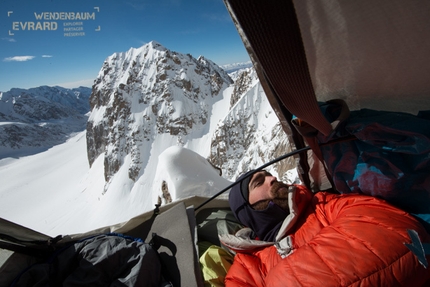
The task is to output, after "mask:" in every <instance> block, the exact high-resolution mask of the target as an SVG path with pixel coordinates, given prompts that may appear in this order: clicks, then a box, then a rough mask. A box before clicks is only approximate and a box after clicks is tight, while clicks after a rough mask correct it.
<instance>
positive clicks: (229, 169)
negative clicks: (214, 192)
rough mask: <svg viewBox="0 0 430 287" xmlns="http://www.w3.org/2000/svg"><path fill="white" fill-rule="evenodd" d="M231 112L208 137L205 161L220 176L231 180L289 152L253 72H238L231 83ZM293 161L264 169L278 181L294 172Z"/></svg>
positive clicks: (284, 135) (283, 136) (286, 138)
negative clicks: (217, 171)
mask: <svg viewBox="0 0 430 287" xmlns="http://www.w3.org/2000/svg"><path fill="white" fill-rule="evenodd" d="M230 105H231V109H230V111H229V114H228V116H227V117H226V118H225V120H224V121H223V122H221V123H219V125H218V128H217V130H216V131H215V132H214V134H213V135H212V144H211V153H210V157H209V161H210V162H211V163H212V164H213V165H215V166H218V167H220V168H221V169H222V173H223V176H224V177H226V178H229V179H232V180H234V179H235V178H236V177H237V176H239V175H240V174H242V173H244V172H246V171H248V170H250V169H253V168H256V167H258V166H261V165H263V164H265V163H267V162H269V161H271V160H273V159H275V158H277V157H279V156H281V155H283V154H285V153H287V152H290V151H291V147H290V145H289V141H288V137H287V135H286V134H285V133H284V132H283V130H282V128H281V126H280V124H279V121H278V118H277V117H276V115H275V113H274V112H273V110H272V108H271V106H270V104H269V102H268V100H267V98H266V95H265V94H264V91H263V89H262V87H261V85H260V82H259V80H258V78H257V75H256V73H255V70H254V69H253V68H247V69H244V70H242V71H241V72H240V73H239V74H238V75H237V76H236V81H235V83H234V89H233V92H232V95H231V98H230ZM295 163H296V162H295V159H294V158H289V159H287V160H283V161H281V162H279V163H277V164H274V165H273V166H270V167H268V168H267V169H268V170H269V171H270V172H272V173H273V174H275V175H278V177H279V178H280V179H283V180H287V181H291V178H287V177H288V176H289V175H288V174H287V171H289V170H292V169H294V168H295Z"/></svg>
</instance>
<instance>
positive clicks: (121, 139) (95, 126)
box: [87, 42, 232, 182]
mask: <svg viewBox="0 0 430 287" xmlns="http://www.w3.org/2000/svg"><path fill="white" fill-rule="evenodd" d="M230 84H232V80H231V78H230V77H229V76H228V74H226V73H225V72H224V71H223V70H222V69H221V68H219V67H218V66H216V65H215V64H214V63H213V62H212V61H210V60H207V59H205V58H204V57H200V58H199V59H195V58H194V57H192V56H191V55H189V54H186V55H185V54H181V53H178V52H174V51H171V50H169V49H166V48H165V47H163V46H162V45H161V44H159V43H157V42H150V43H148V44H146V45H144V46H142V47H140V48H136V49H135V48H132V49H130V50H128V51H127V52H123V53H115V54H113V55H111V56H110V57H108V58H107V59H106V60H105V62H104V63H103V66H102V68H101V70H100V72H99V74H98V77H97V78H96V80H95V84H94V86H93V91H92V94H91V97H90V105H91V111H92V112H91V116H90V119H89V121H88V124H87V144H88V159H89V162H90V165H91V164H92V163H93V162H94V160H95V159H96V158H97V157H98V156H99V155H101V154H104V158H105V179H106V181H107V182H108V181H109V180H110V179H111V177H112V176H113V175H114V174H115V173H116V172H117V171H118V170H119V168H120V167H121V166H122V165H123V163H124V161H125V159H126V157H127V156H128V155H130V161H131V163H130V164H129V167H128V174H129V177H130V179H132V180H136V179H137V178H138V177H139V176H140V175H141V174H142V171H143V169H144V168H145V164H146V162H147V161H148V158H149V157H150V146H151V145H152V144H153V140H154V138H155V136H156V135H162V134H165V135H169V136H174V137H177V139H176V140H178V141H187V140H189V137H192V135H190V134H191V133H193V134H195V135H196V136H198V135H199V131H201V132H202V131H203V130H204V129H205V125H206V124H207V122H208V120H209V117H210V111H211V108H212V105H213V103H214V102H216V101H218V100H220V99H221V97H222V94H221V91H222V90H224V89H225V88H227V87H228V86H229V85H230ZM201 132H200V134H201ZM166 144H167V143H166Z"/></svg>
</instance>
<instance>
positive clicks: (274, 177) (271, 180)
mask: <svg viewBox="0 0 430 287" xmlns="http://www.w3.org/2000/svg"><path fill="white" fill-rule="evenodd" d="M266 180H268V181H269V185H272V184H273V183H275V182H278V179H277V178H276V176H273V175H268V176H267V177H266Z"/></svg>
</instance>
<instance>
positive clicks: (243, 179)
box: [228, 170, 288, 241]
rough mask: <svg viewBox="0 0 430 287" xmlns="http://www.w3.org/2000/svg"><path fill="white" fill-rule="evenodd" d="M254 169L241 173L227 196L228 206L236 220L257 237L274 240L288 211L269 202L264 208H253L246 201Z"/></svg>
mask: <svg viewBox="0 0 430 287" xmlns="http://www.w3.org/2000/svg"><path fill="white" fill-rule="evenodd" d="M255 172H256V171H255V170H251V171H249V172H247V173H245V174H243V175H241V176H240V177H239V178H238V179H237V180H236V182H237V184H236V185H234V186H233V187H232V188H231V190H230V194H229V197H228V201H229V203H230V208H231V210H232V211H233V213H234V215H235V216H236V218H237V220H239V221H240V223H242V224H243V225H245V226H247V227H249V228H251V229H252V230H253V231H254V232H255V234H256V235H257V236H258V238H259V239H261V240H264V241H275V237H276V234H277V233H278V231H279V228H280V227H281V225H282V222H283V221H284V219H285V218H286V217H287V216H288V213H287V212H286V211H285V210H283V209H282V208H280V207H279V206H277V205H276V204H274V203H272V202H270V203H269V206H268V207H267V208H266V209H265V210H254V209H253V208H252V207H251V205H250V204H249V202H248V198H249V189H248V185H249V181H250V180H251V177H252V175H253V174H254V173H255Z"/></svg>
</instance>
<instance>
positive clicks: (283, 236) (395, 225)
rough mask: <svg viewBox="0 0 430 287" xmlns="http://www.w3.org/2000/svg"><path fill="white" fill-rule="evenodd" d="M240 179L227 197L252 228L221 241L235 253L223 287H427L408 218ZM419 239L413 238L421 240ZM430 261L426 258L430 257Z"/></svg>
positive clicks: (349, 199) (256, 177)
mask: <svg viewBox="0 0 430 287" xmlns="http://www.w3.org/2000/svg"><path fill="white" fill-rule="evenodd" d="M252 173H253V172H252V171H251V172H248V173H246V174H244V175H242V176H241V177H239V179H238V181H239V183H238V184H236V185H235V186H233V188H232V189H231V191H230V195H229V203H230V207H231V209H232V211H233V213H234V214H235V216H236V218H237V219H238V220H239V221H240V222H241V223H242V224H244V225H245V226H247V228H244V229H242V230H240V231H239V232H237V233H236V234H235V235H228V234H227V235H221V236H220V237H221V238H220V239H221V242H222V243H223V244H224V245H225V246H227V247H228V248H229V249H231V250H233V251H234V252H236V255H235V258H234V262H233V265H232V266H231V268H230V269H229V271H228V273H227V276H226V280H225V283H226V286H425V285H426V284H429V283H430V271H429V270H428V269H426V268H425V267H424V266H423V264H421V263H420V261H419V260H418V258H417V255H416V254H414V253H413V252H412V251H411V250H410V249H409V248H408V247H407V244H411V241H412V240H411V237H410V235H409V233H408V230H409V232H411V230H413V231H412V232H416V233H417V234H418V237H419V239H420V240H421V242H423V243H428V242H430V236H429V234H428V233H427V232H426V231H425V229H424V227H423V226H422V225H421V224H420V223H419V222H418V221H417V220H416V219H415V218H414V217H413V216H411V215H410V214H408V213H406V212H404V211H402V210H400V209H398V208H396V207H394V206H392V205H390V204H388V203H387V202H385V201H384V200H381V199H378V198H375V197H371V196H366V195H360V194H331V193H327V192H318V193H315V194H313V193H312V192H311V191H309V190H308V189H307V188H306V187H304V186H301V185H286V184H284V183H282V182H279V181H278V180H277V178H276V177H274V176H272V175H271V174H270V173H268V172H266V171H264V170H263V171H258V172H256V173H254V174H253V175H252V176H249V175H250V174H252ZM416 233H414V234H416ZM427 259H429V257H427Z"/></svg>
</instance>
